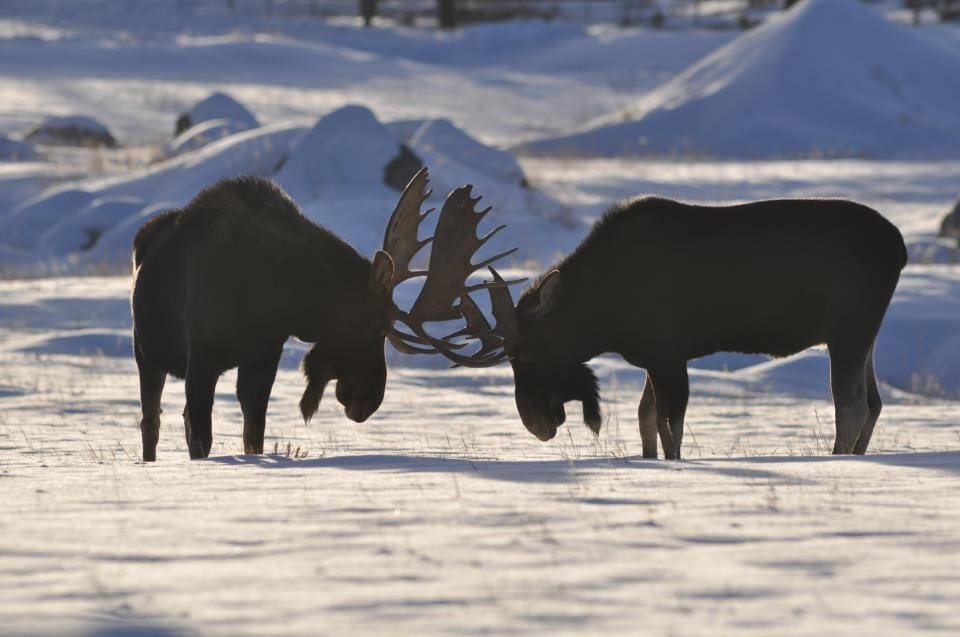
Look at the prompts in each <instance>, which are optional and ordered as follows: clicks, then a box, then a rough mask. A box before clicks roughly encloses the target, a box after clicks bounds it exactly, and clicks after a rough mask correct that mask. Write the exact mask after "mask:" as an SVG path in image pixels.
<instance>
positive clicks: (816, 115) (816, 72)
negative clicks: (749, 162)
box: [519, 0, 960, 158]
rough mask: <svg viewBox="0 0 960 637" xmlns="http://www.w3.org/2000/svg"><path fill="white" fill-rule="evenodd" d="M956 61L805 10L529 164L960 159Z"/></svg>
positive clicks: (869, 16) (907, 32)
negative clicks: (650, 159) (559, 158)
mask: <svg viewBox="0 0 960 637" xmlns="http://www.w3.org/2000/svg"><path fill="white" fill-rule="evenodd" d="M957 77H960V58H958V56H957V55H956V54H955V53H953V52H951V51H949V50H947V49H946V48H943V47H940V46H938V45H937V44H935V43H934V42H932V41H928V39H926V38H924V37H923V36H921V35H918V34H917V33H915V32H914V31H912V30H911V29H910V28H909V27H906V26H901V25H897V24H894V23H891V22H889V21H887V20H886V19H884V18H883V17H882V16H880V15H879V14H878V13H876V12H875V11H874V10H873V9H871V8H869V7H868V6H866V5H865V4H863V3H860V2H856V1H855V0H804V1H803V2H801V3H799V4H798V5H797V6H796V7H795V8H794V9H792V10H791V11H789V12H787V13H786V14H785V15H784V16H782V17H780V18H779V19H771V20H770V21H769V22H767V23H766V24H764V25H763V26H761V27H758V28H756V29H754V30H752V31H749V32H747V33H746V34H744V35H742V36H740V37H739V38H737V39H736V40H734V41H733V42H731V43H729V44H727V45H726V46H723V47H721V48H720V49H718V50H716V51H714V52H713V53H711V54H709V55H707V56H706V57H705V58H703V59H702V60H701V61H699V62H697V63H695V64H694V65H693V66H691V67H690V68H688V69H687V70H686V71H684V72H683V73H681V74H680V75H679V76H677V77H676V78H674V79H673V80H671V81H669V82H667V83H666V84H664V85H663V86H661V87H660V88H658V89H657V90H655V91H653V92H652V93H651V94H649V95H648V96H647V97H645V98H643V99H642V100H641V101H640V102H639V103H638V104H637V105H636V106H635V107H634V108H631V109H628V110H626V111H623V112H619V113H616V114H613V115H610V116H607V117H604V118H601V119H600V120H596V121H594V122H593V123H592V124H591V125H590V126H589V127H588V128H587V129H586V130H585V131H584V132H580V133H576V134H572V135H565V136H561V137H556V138H551V139H545V140H541V141H534V142H531V143H528V144H524V145H522V146H520V147H519V149H520V150H521V151H522V152H524V153H529V154H539V155H548V154H569V155H588V156H620V155H645V154H652V155H697V156H699V155H707V156H722V157H745V158H754V157H794V156H800V157H807V156H845V157H860V156H870V157H883V158H893V157H896V158H916V157H948V156H949V157H956V156H960V108H958V105H960V82H957V81H956V78H957Z"/></svg>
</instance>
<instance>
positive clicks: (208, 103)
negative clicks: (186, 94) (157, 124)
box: [175, 91, 260, 135]
mask: <svg viewBox="0 0 960 637" xmlns="http://www.w3.org/2000/svg"><path fill="white" fill-rule="evenodd" d="M215 119H229V120H233V121H234V122H236V123H237V124H238V125H240V126H243V127H244V129H250V128H256V127H257V126H259V125H260V122H258V121H257V118H256V117H255V116H254V115H253V113H251V112H250V110H249V109H248V108H247V107H246V106H244V105H243V104H241V103H240V102H238V101H237V100H235V99H234V98H232V97H230V96H229V95H227V94H226V93H221V92H219V91H218V92H216V93H211V94H210V95H209V96H208V97H206V98H204V99H202V100H201V101H199V102H197V103H196V104H194V105H193V107H191V108H190V110H188V111H186V112H185V113H180V115H179V116H178V117H177V124H176V127H175V134H176V135H180V134H181V133H182V132H184V131H185V130H187V129H188V128H191V127H193V126H196V125H197V124H200V123H203V122H209V121H211V120H215Z"/></svg>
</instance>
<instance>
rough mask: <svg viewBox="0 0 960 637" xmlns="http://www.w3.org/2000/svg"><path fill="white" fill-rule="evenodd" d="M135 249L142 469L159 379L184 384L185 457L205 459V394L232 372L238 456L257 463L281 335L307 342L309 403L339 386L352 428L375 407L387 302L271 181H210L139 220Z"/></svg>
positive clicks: (360, 267) (357, 264)
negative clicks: (331, 383)
mask: <svg viewBox="0 0 960 637" xmlns="http://www.w3.org/2000/svg"><path fill="white" fill-rule="evenodd" d="M134 248H135V254H134V263H135V266H136V267H137V268H138V269H137V273H136V282H135V285H134V291H133V315H134V353H135V356H136V360H137V365H138V367H139V371H140V385H141V389H140V391H141V403H142V405H143V407H144V419H143V422H142V424H141V430H142V435H143V445H144V457H145V459H148V460H152V459H154V458H155V453H156V452H155V448H156V444H157V439H158V436H159V414H160V408H159V401H160V393H161V392H162V389H163V384H164V379H165V377H166V374H167V373H170V374H173V375H175V376H178V377H180V378H185V379H186V393H187V409H186V411H185V413H184V419H185V423H186V425H187V426H186V435H187V443H188V446H189V448H190V454H191V457H204V456H206V455H207V454H208V453H209V451H210V444H211V441H212V432H211V423H210V409H211V407H212V404H213V393H214V388H215V385H216V382H217V379H218V378H219V376H220V375H221V374H222V373H223V372H224V371H226V370H228V369H231V368H234V367H236V368H238V372H237V396H238V399H239V401H240V406H241V409H242V411H243V418H244V430H243V439H244V448H245V451H246V452H247V453H262V452H263V431H264V423H265V416H266V410H267V401H268V400H269V397H270V390H271V387H272V385H273V381H274V377H275V375H276V370H277V365H278V364H279V361H280V355H281V353H282V350H283V344H284V343H285V342H286V340H287V338H288V337H290V336H291V335H292V336H296V337H297V338H300V339H302V340H304V341H307V342H310V343H315V345H314V347H313V349H312V350H311V352H310V353H309V354H308V355H307V358H306V363H305V372H306V373H307V375H308V379H309V380H310V382H311V383H312V384H313V387H312V390H311V391H312V393H313V396H314V399H315V401H314V402H315V403H316V402H319V395H317V393H318V392H320V393H322V389H323V388H322V385H324V384H325V383H326V381H328V380H330V379H332V378H339V379H340V380H339V382H338V385H337V395H338V398H339V399H340V401H341V402H342V403H343V404H344V406H345V409H346V413H347V415H348V416H349V417H350V418H351V419H353V420H356V421H358V422H359V421H363V420H364V419H366V418H367V417H368V416H369V415H370V414H371V413H373V412H374V411H375V410H376V409H377V407H378V406H379V405H380V402H381V400H382V399H383V391H384V383H385V380H386V362H385V360H384V353H383V334H382V332H383V330H385V329H386V327H387V320H386V315H385V309H386V307H387V304H388V303H389V299H388V297H387V296H386V295H385V294H383V293H382V291H381V293H379V294H378V293H377V291H376V290H375V289H374V288H373V287H372V286H371V271H372V265H371V263H370V261H369V260H367V259H366V258H364V257H362V256H360V255H359V254H358V253H357V252H356V251H355V250H354V249H353V248H352V247H350V246H349V245H347V244H346V243H344V242H343V241H341V240H340V239H339V238H337V237H336V236H334V235H333V234H331V233H329V232H327V231H326V230H324V229H323V228H321V227H319V226H317V225H315V224H313V223H312V222H310V221H309V220H308V219H307V218H306V217H304V216H303V215H302V214H300V212H299V210H298V209H297V207H296V205H295V204H294V203H293V202H292V201H291V200H290V199H289V198H288V197H287V196H286V195H284V194H283V193H282V191H280V190H279V189H278V188H276V187H275V186H274V185H273V184H272V183H271V182H269V181H267V180H263V179H256V178H248V179H236V180H230V181H226V182H221V183H220V184H218V185H217V186H214V187H212V188H210V189H208V190H206V191H204V192H203V193H201V194H200V195H198V196H197V197H196V198H195V199H194V200H193V201H192V202H191V203H190V204H189V205H188V206H187V207H186V208H185V209H183V210H174V211H169V212H166V213H164V214H163V215H161V216H159V217H157V218H155V219H153V220H152V221H150V222H149V223H148V224H147V225H146V226H144V228H143V229H141V231H140V232H139V233H138V235H137V237H136V239H135V240H134ZM325 365H326V366H329V368H327V369H325V368H324V366H325ZM305 399H309V396H305ZM313 408H314V409H315V404H314V407H313ZM304 415H305V417H309V415H312V412H310V413H305V414H304Z"/></svg>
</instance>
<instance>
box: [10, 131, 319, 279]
mask: <svg viewBox="0 0 960 637" xmlns="http://www.w3.org/2000/svg"><path fill="white" fill-rule="evenodd" d="M304 130H305V129H304V128H303V127H301V126H296V125H291V124H279V125H276V126H267V127H262V128H257V129H254V130H251V131H246V132H242V133H237V134H235V135H231V136H229V137H226V138H224V139H221V140H219V141H217V142H213V143H211V144H209V145H207V146H204V147H203V148H201V149H200V150H197V151H194V152H189V153H184V154H183V155H180V156H179V157H176V158H173V159H170V160H168V161H164V162H160V163H158V164H154V165H152V166H150V167H148V168H145V169H141V170H137V171H133V172H130V173H126V174H123V175H119V176H116V177H109V178H104V179H90V180H85V181H81V182H75V183H73V184H71V185H69V186H64V187H59V188H55V189H52V190H47V191H45V192H43V193H41V194H40V195H38V196H36V197H33V198H32V199H29V200H27V201H25V202H23V203H22V204H20V205H19V206H17V207H15V208H14V209H13V210H11V211H10V212H8V213H7V214H6V215H3V216H0V244H5V245H6V247H7V249H6V250H2V251H0V269H3V270H5V271H11V270H12V271H13V272H16V273H21V274H39V273H43V272H56V273H63V272H70V271H74V270H75V269H76V266H75V263H82V264H84V266H85V267H87V268H88V269H91V267H92V266H94V265H96V266H100V265H102V264H106V263H110V264H120V265H121V267H124V268H125V267H126V264H127V263H129V259H130V242H129V241H127V240H126V238H127V237H128V236H129V239H132V237H133V234H135V233H136V229H137V228H139V224H138V225H137V226H136V227H135V228H129V227H127V226H126V224H125V221H126V220H128V219H130V218H136V217H137V216H138V215H139V214H140V212H141V211H142V210H144V209H145V206H146V207H149V205H150V204H155V203H158V202H164V203H163V206H164V207H166V208H170V207H178V206H182V205H184V204H186V203H187V202H188V201H189V200H190V199H192V198H193V197H194V196H195V195H196V194H197V193H198V192H200V191H201V190H203V189H204V188H207V187H208V186H211V185H213V184H214V183H216V182H218V181H220V180H223V179H227V178H229V177H236V176H239V175H271V174H273V173H274V172H275V171H276V168H277V166H278V165H280V164H281V163H282V161H283V159H284V158H285V157H286V156H287V154H288V153H289V152H290V148H291V147H292V145H293V143H294V142H295V140H296V139H297V138H298V137H300V136H301V135H303V133H304ZM143 221H146V219H145V218H144V219H141V220H140V222H139V223H142V222H143ZM114 226H118V227H121V226H122V227H125V228H126V231H127V232H128V234H127V235H123V236H124V238H125V240H124V241H123V242H118V241H116V240H109V241H106V240H107V239H109V238H110V236H111V235H110V232H109V231H110V229H111V228H113V227H114ZM101 235H102V238H101ZM103 241H106V243H105V244H104V245H103V247H102V249H97V250H94V251H93V253H92V254H91V255H90V257H89V258H83V259H80V258H78V257H76V256H75V253H77V252H78V251H80V252H83V248H87V249H90V248H96V247H97V246H98V244H101V243H102V242H103ZM107 251H113V253H110V254H108V253H107ZM114 253H115V254H114ZM71 255H74V256H71ZM94 257H95V259H96V262H95V263H94V261H92V259H94ZM32 266H35V267H32Z"/></svg>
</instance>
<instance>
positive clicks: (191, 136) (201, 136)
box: [162, 119, 250, 159]
mask: <svg viewBox="0 0 960 637" xmlns="http://www.w3.org/2000/svg"><path fill="white" fill-rule="evenodd" d="M249 129H250V127H249V126H247V125H246V124H244V123H243V122H241V121H239V120H235V119H211V120H209V121H206V122H202V123H200V124H197V125H196V126H191V127H190V128H188V129H187V130H185V131H183V132H182V133H180V134H179V135H177V136H176V137H175V138H174V139H173V140H171V141H170V142H169V143H168V144H167V145H166V146H164V147H163V154H162V156H163V158H164V159H169V158H171V157H176V156H178V155H182V154H184V153H189V152H190V151H193V150H197V149H198V148H203V147H204V146H206V145H207V144H210V143H213V142H215V141H217V140H219V139H223V138H224V137H227V136H229V135H233V134H234V133H239V132H241V131H245V130H249Z"/></svg>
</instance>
